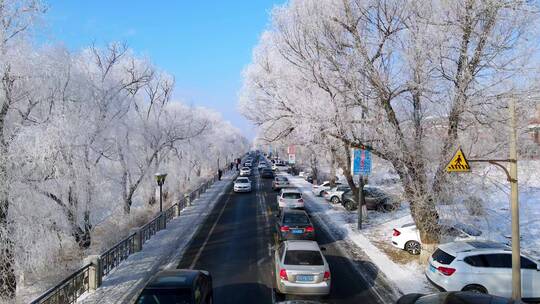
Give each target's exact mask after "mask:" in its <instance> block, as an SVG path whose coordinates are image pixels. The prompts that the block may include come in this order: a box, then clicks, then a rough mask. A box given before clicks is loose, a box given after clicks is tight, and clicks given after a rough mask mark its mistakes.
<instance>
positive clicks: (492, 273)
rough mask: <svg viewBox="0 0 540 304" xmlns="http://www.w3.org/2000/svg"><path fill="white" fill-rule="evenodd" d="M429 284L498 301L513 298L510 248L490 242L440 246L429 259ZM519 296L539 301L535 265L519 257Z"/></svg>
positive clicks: (538, 273) (538, 272) (539, 275)
mask: <svg viewBox="0 0 540 304" xmlns="http://www.w3.org/2000/svg"><path fill="white" fill-rule="evenodd" d="M425 274H426V277H427V278H428V280H429V281H430V282H431V283H432V284H433V285H434V286H435V287H437V288H439V289H441V290H443V291H460V290H461V291H473V292H479V293H489V294H492V295H496V296H501V297H511V295H512V251H511V248H510V247H508V246H506V245H504V244H501V243H495V242H490V241H461V242H451V243H446V244H440V245H439V247H438V248H437V250H435V252H434V253H433V254H432V255H431V257H430V258H429V263H428V266H427V268H426V271H425ZM521 295H522V298H523V299H524V300H540V266H539V263H538V261H535V260H534V259H532V258H530V257H528V256H526V255H524V254H522V255H521Z"/></svg>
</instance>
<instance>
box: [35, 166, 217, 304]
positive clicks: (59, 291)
mask: <svg viewBox="0 0 540 304" xmlns="http://www.w3.org/2000/svg"><path fill="white" fill-rule="evenodd" d="M226 171H227V170H224V172H226ZM217 180H218V177H217V175H214V176H212V177H211V179H210V180H208V181H207V182H205V183H204V184H202V185H201V186H200V187H199V188H197V189H195V190H194V191H192V192H191V193H189V194H188V195H187V196H188V197H189V199H190V202H193V201H194V200H196V199H197V198H199V197H200V196H201V194H202V193H204V192H206V190H208V188H210V186H211V185H212V184H213V183H214V182H215V181H217ZM186 206H187V202H186V200H185V199H181V200H180V201H179V202H177V203H175V204H173V205H172V206H170V207H169V208H168V209H167V210H165V218H166V221H167V222H169V221H171V220H172V219H173V218H174V217H175V215H176V212H175V211H176V210H175V208H179V211H181V210H182V209H184V208H185V207H186ZM160 218H161V217H160V216H157V217H155V218H154V219H152V220H151V221H150V222H149V223H148V224H146V225H144V226H143V227H141V229H140V230H139V235H138V236H137V234H136V233H133V234H131V235H129V236H128V237H127V238H125V239H123V240H121V241H120V242H118V243H117V244H116V245H114V246H113V247H112V248H111V249H109V250H107V251H105V252H104V253H103V254H101V255H100V266H99V267H100V269H99V271H97V275H99V274H100V275H101V278H102V277H104V276H106V275H108V274H109V273H110V272H111V270H113V269H114V268H116V267H117V266H118V265H119V264H120V263H121V262H122V261H124V260H126V259H127V258H128V257H129V256H130V255H131V254H133V253H135V249H136V248H135V246H136V244H137V243H138V246H139V248H138V249H139V250H140V249H142V245H143V244H144V243H145V242H146V241H148V240H149V239H150V238H151V237H152V236H153V235H155V234H156V233H157V232H158V231H159V230H161V229H163V228H162V225H160ZM137 237H139V238H140V239H138V240H137V239H136V238H137ZM92 266H96V267H97V265H93V264H88V265H86V266H84V267H82V268H81V269H79V270H77V271H76V272H75V273H73V274H72V275H70V276H69V277H68V278H66V279H65V280H63V281H62V282H60V283H58V284H57V285H56V286H54V287H52V288H51V289H49V290H48V291H46V292H45V293H43V294H42V295H41V296H40V297H39V298H37V299H36V300H34V301H32V302H31V304H72V303H75V302H77V299H78V298H79V297H80V296H81V295H82V294H83V293H85V292H87V291H88V290H89V288H90V285H89V280H90V268H91V267H92ZM98 273H99V274H98ZM101 278H99V281H101Z"/></svg>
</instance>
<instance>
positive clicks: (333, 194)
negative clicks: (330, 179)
mask: <svg viewBox="0 0 540 304" xmlns="http://www.w3.org/2000/svg"><path fill="white" fill-rule="evenodd" d="M348 190H351V188H350V187H349V186H348V185H338V186H336V187H334V188H331V189H328V190H325V191H323V197H324V198H325V199H326V200H327V201H329V202H330V203H332V204H339V203H340V202H341V196H342V195H343V193H345V192H346V191H348Z"/></svg>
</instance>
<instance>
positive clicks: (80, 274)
mask: <svg viewBox="0 0 540 304" xmlns="http://www.w3.org/2000/svg"><path fill="white" fill-rule="evenodd" d="M91 266H92V264H88V265H86V266H84V267H82V268H81V269H79V270H77V271H76V272H75V273H73V274H72V275H70V276H69V277H67V278H66V279H64V280H63V281H62V282H60V283H58V285H56V286H55V287H53V288H51V289H49V290H48V291H46V292H45V293H44V294H43V295H41V296H40V297H39V298H37V299H36V300H34V301H32V302H31V304H72V303H75V302H77V298H79V297H80V296H81V295H82V294H83V293H85V292H87V291H88V290H89V288H90V284H89V282H90V280H89V278H90V267H91Z"/></svg>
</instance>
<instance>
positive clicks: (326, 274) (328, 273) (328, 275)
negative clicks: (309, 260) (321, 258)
mask: <svg viewBox="0 0 540 304" xmlns="http://www.w3.org/2000/svg"><path fill="white" fill-rule="evenodd" d="M323 280H324V281H328V280H330V271H325V272H324V278H323Z"/></svg>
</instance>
